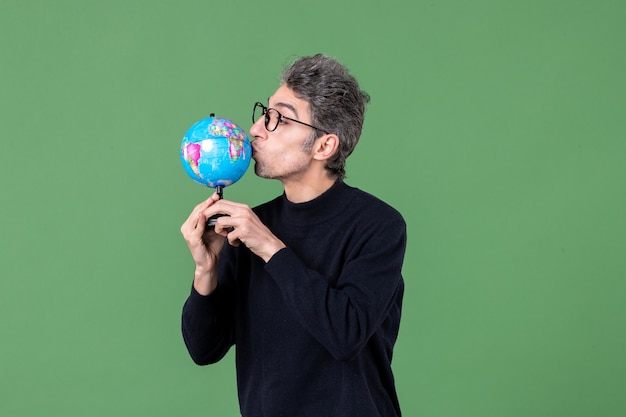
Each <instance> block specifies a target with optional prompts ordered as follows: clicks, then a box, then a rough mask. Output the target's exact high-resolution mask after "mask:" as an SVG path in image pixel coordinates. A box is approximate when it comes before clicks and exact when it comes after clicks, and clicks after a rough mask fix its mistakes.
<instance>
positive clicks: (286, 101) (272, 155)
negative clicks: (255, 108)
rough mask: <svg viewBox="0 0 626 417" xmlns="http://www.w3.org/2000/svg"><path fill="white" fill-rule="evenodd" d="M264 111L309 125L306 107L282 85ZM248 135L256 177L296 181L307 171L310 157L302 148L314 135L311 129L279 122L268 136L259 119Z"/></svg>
mask: <svg viewBox="0 0 626 417" xmlns="http://www.w3.org/2000/svg"><path fill="white" fill-rule="evenodd" d="M267 107H269V108H273V109H276V110H278V111H279V112H280V113H281V114H282V115H283V116H286V117H289V118H292V119H296V120H299V121H302V122H305V123H311V118H310V107H309V103H308V102H307V101H306V100H303V99H300V98H298V97H296V95H295V94H294V92H293V91H292V90H291V89H290V88H288V87H287V86H285V85H283V86H281V87H280V88H278V90H276V92H275V93H274V95H273V96H271V97H270V99H269V103H268V106H267ZM250 134H251V135H252V136H253V137H254V141H253V142H252V149H253V152H252V158H253V159H254V160H255V161H256V164H255V167H254V171H255V173H256V174H257V175H258V176H259V177H262V178H272V179H278V180H287V179H297V178H298V177H300V176H302V175H304V174H305V173H306V172H307V171H308V169H309V168H310V166H311V161H312V160H313V157H312V153H311V151H310V150H306V149H304V147H303V145H304V144H305V142H307V139H309V138H311V136H312V135H314V134H315V131H314V130H313V129H312V128H311V127H308V126H305V125H302V124H300V123H296V122H293V121H290V120H287V119H283V120H282V121H281V123H280V124H279V125H278V127H277V129H276V130H275V131H273V132H269V131H268V130H267V129H265V125H264V117H260V118H259V119H258V120H257V121H255V123H254V124H253V125H252V127H251V128H250Z"/></svg>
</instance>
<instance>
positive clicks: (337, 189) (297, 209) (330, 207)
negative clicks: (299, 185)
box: [282, 180, 350, 226]
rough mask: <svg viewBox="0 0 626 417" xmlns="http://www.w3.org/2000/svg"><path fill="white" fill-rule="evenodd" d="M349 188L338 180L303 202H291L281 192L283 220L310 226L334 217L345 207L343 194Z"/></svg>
mask: <svg viewBox="0 0 626 417" xmlns="http://www.w3.org/2000/svg"><path fill="white" fill-rule="evenodd" d="M349 188H350V187H348V186H347V185H346V184H344V182H343V181H341V180H339V181H337V182H335V183H334V184H333V185H332V186H331V187H330V188H329V189H328V190H326V191H324V192H323V193H322V194H320V195H319V196H317V197H316V198H314V199H313V200H309V201H306V202H304V203H292V202H291V201H289V200H288V199H287V196H286V195H285V193H283V195H282V206H283V210H282V211H283V213H282V216H283V220H284V221H285V222H286V223H288V224H290V225H293V226H303V225H306V226H311V225H314V224H317V223H321V222H324V221H326V220H328V219H330V218H332V217H335V216H336V215H338V214H340V213H341V212H342V211H344V209H345V207H344V206H345V204H346V203H347V201H346V199H345V195H346V193H347V191H348V189H349Z"/></svg>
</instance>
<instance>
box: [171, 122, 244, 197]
mask: <svg viewBox="0 0 626 417" xmlns="http://www.w3.org/2000/svg"><path fill="white" fill-rule="evenodd" d="M251 158H252V147H251V146H250V140H249V139H248V136H247V135H246V133H245V131H244V130H243V129H242V128H241V127H239V126H238V125H237V124H235V123H234V122H232V121H230V120H227V119H222V118H218V117H208V118H206V119H202V120H200V121H198V122H196V123H195V124H194V125H193V126H191V127H190V128H189V130H187V133H185V136H184V137H183V141H182V143H181V146H180V159H181V162H182V164H183V168H184V169H185V172H186V173H187V175H188V176H189V177H190V178H191V179H192V180H194V181H196V182H197V183H199V184H202V185H206V186H207V187H211V188H216V187H218V186H220V187H226V186H229V185H231V184H233V183H235V182H237V181H238V180H239V179H240V178H241V177H243V175H244V174H245V173H246V171H247V169H248V166H249V165H250V160H251Z"/></svg>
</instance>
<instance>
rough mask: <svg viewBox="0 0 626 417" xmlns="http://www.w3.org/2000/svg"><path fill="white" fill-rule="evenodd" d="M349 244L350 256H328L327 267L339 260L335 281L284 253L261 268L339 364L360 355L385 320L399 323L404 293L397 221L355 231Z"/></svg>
mask: <svg viewBox="0 0 626 417" xmlns="http://www.w3.org/2000/svg"><path fill="white" fill-rule="evenodd" d="M350 239H351V240H352V243H353V246H352V248H353V250H350V251H347V252H345V253H329V254H328V255H327V258H328V259H327V262H328V263H330V264H332V263H333V257H334V258H336V259H337V262H341V260H340V259H342V260H343V262H344V263H343V267H342V268H341V270H340V274H339V276H338V277H332V276H325V275H324V274H322V273H320V272H318V271H316V270H314V269H312V268H310V267H308V266H307V265H305V264H304V262H303V261H302V259H301V258H300V257H299V256H298V255H296V253H294V251H293V250H291V249H289V248H286V249H283V250H282V251H280V252H278V253H277V254H276V255H274V257H272V259H271V260H270V262H269V263H268V264H267V266H266V271H267V272H268V273H269V274H270V275H271V277H272V278H273V279H274V281H275V282H276V284H277V285H278V286H279V287H280V290H281V292H282V294H283V297H284V299H285V302H286V303H287V304H288V306H290V307H291V309H292V310H293V312H294V314H295V315H296V316H297V317H298V320H299V322H300V323H301V324H302V326H303V327H305V328H306V329H308V331H309V332H310V333H311V334H312V336H313V337H314V338H315V339H317V340H318V341H319V342H320V343H321V344H322V345H324V346H325V347H326V348H327V349H328V351H329V352H330V353H331V354H332V355H333V357H335V358H336V359H338V360H351V359H352V358H353V357H354V356H355V355H357V354H359V352H361V350H362V349H363V348H364V346H365V345H366V343H368V341H369V340H370V338H371V336H372V335H373V333H374V332H376V331H377V330H378V329H379V328H380V326H381V325H382V324H383V321H384V320H389V318H391V320H390V322H394V323H399V318H400V309H401V305H400V303H401V299H402V292H403V289H404V287H403V280H402V275H401V273H402V271H401V269H402V262H403V258H404V252H405V246H406V226H405V224H404V222H403V221H402V220H401V219H392V220H391V221H386V222H381V224H379V225H378V227H377V228H376V229H373V228H367V227H366V228H363V227H358V226H357V227H356V228H355V229H354V230H353V233H352V235H351V236H350ZM323 243H324V244H325V245H329V246H330V247H332V242H323ZM344 257H345V259H343V258H344ZM393 333H396V334H397V329H395V332H392V334H393ZM393 342H395V340H393ZM388 348H389V354H391V346H389V347H388Z"/></svg>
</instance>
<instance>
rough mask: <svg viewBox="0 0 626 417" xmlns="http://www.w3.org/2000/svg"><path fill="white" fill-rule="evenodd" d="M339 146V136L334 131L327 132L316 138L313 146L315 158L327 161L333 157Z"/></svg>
mask: <svg viewBox="0 0 626 417" xmlns="http://www.w3.org/2000/svg"><path fill="white" fill-rule="evenodd" d="M337 148H339V137H338V136H337V135H335V134H334V133H329V134H326V135H324V136H322V137H319V138H317V139H316V140H315V145H314V146H313V159H317V160H318V161H325V160H327V159H330V158H332V156H333V155H334V154H335V153H336V152H337Z"/></svg>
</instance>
